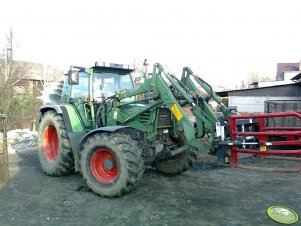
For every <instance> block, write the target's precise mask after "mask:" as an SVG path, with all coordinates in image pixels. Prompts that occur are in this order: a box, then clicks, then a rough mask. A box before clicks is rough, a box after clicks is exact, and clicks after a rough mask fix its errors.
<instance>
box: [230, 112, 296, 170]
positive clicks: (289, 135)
mask: <svg viewBox="0 0 301 226" xmlns="http://www.w3.org/2000/svg"><path fill="white" fill-rule="evenodd" d="M281 117H296V118H297V119H299V120H301V114H300V113H298V112H280V113H267V114H254V115H235V116H230V118H229V121H230V138H231V141H233V142H234V141H236V140H237V137H238V136H254V137H257V139H258V142H259V145H258V146H259V148H258V149H241V148H238V147H236V146H231V148H230V150H231V158H232V167H240V168H250V167H248V166H243V165H240V164H238V153H247V154H256V155H261V156H262V157H263V158H268V157H269V156H268V155H301V127H287V126H286V127H267V126H266V125H265V120H266V119H268V118H281ZM238 119H256V120H257V122H258V132H238V131H237V123H236V121H237V120H238ZM269 137H273V138H274V139H275V137H279V138H280V137H281V138H286V139H285V141H283V140H279V141H277V140H276V141H269V140H268V138H269ZM270 146H285V147H291V146H294V147H296V146H300V149H298V150H295V149H294V150H289V149H288V150H268V149H269V147H270ZM273 159H275V158H273ZM281 159H286V160H298V161H299V160H300V158H292V157H288V158H285V157H281ZM268 171H271V170H268ZM274 171H277V172H278V171H279V169H275V170H274ZM284 171H287V170H284ZM295 171H301V168H297V169H291V172H295Z"/></svg>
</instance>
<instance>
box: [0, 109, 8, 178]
mask: <svg viewBox="0 0 301 226" xmlns="http://www.w3.org/2000/svg"><path fill="white" fill-rule="evenodd" d="M6 123H7V118H6V116H5V115H3V114H0V183H2V182H4V183H6V182H8V179H9V174H8V151H7V133H6Z"/></svg>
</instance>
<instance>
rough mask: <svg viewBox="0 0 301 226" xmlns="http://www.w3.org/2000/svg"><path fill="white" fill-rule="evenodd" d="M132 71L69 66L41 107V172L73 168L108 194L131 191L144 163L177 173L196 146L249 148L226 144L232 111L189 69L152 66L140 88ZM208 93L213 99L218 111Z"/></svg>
mask: <svg viewBox="0 0 301 226" xmlns="http://www.w3.org/2000/svg"><path fill="white" fill-rule="evenodd" d="M133 71H134V69H133V68H131V67H130V66H126V65H121V64H106V63H99V62H96V63H95V66H93V67H91V68H83V67H75V66H72V67H71V68H70V70H69V72H68V74H67V75H66V79H65V81H64V86H63V90H62V94H61V100H60V103H58V104H48V105H45V106H43V107H42V108H41V109H40V119H39V152H38V153H39V159H40V163H41V166H42V169H43V170H44V172H45V173H46V174H48V175H50V176H60V175H65V174H70V173H72V172H74V171H78V172H80V173H81V174H82V176H83V179H84V180H85V182H86V184H87V186H88V187H89V188H90V189H91V190H92V191H94V192H95V193H96V194H99V195H101V196H106V197H114V196H121V195H123V194H125V193H126V192H129V191H130V190H131V189H132V188H133V186H134V185H135V184H136V183H137V182H138V181H139V179H140V178H141V176H142V175H143V173H144V169H145V166H152V167H154V168H156V169H157V170H158V171H159V172H162V173H163V174H166V175H177V174H180V173H182V172H184V171H186V170H187V169H188V168H189V167H190V165H191V162H192V160H191V158H192V156H193V153H194V152H195V151H198V150H201V151H204V152H207V153H209V154H216V155H217V161H218V162H222V163H223V162H224V160H225V159H227V157H228V153H229V150H230V149H231V148H233V146H235V145H237V146H238V147H241V146H242V145H243V147H244V148H245V147H247V146H246V144H247V143H246V140H245V139H244V140H239V139H238V138H237V137H233V136H232V135H231V138H233V139H235V142H232V141H231V142H230V138H229V136H230V135H229V128H230V127H231V126H229V118H231V117H230V115H231V114H233V110H232V109H229V108H227V107H226V106H225V105H224V104H223V103H222V101H221V98H220V97H219V96H218V95H216V94H215V93H214V92H213V90H212V88H211V86H210V85H209V84H207V83H206V82H205V81H203V80H202V79H201V78H200V77H199V76H197V75H195V74H194V73H193V72H192V71H191V70H190V68H188V67H185V68H184V69H183V73H182V78H181V79H180V80H179V79H178V78H177V77H176V76H175V75H173V74H171V73H169V72H168V71H167V70H166V69H165V68H163V66H162V65H160V64H154V66H153V71H152V73H151V76H150V77H149V78H146V79H145V81H144V82H143V83H142V84H140V85H139V86H134V83H133V79H132V72H133ZM196 84H197V85H196ZM197 86H201V87H202V88H203V90H204V91H205V92H206V93H207V95H204V94H203V93H202V92H200V91H199V89H198V87H197ZM208 98H211V99H213V100H215V101H216V102H217V103H218V104H219V106H220V109H221V112H222V115H221V116H219V117H217V116H216V115H215V114H214V112H213V111H212V110H211V108H210V106H209V104H208V101H207V100H208ZM191 118H193V119H191ZM248 122H249V120H248ZM235 127H236V126H235ZM253 127H254V125H253V126H252V125H251V126H250V128H253ZM234 129H235V128H234ZM232 130H233V126H232ZM245 131H247V130H246V129H245ZM252 145H253V146H254V145H255V146H256V145H257V146H258V147H259V146H260V147H261V146H262V145H264V144H263V143H260V145H259V143H258V142H257V143H256V142H253V143H252ZM230 147H231V148H230ZM233 150H234V149H233Z"/></svg>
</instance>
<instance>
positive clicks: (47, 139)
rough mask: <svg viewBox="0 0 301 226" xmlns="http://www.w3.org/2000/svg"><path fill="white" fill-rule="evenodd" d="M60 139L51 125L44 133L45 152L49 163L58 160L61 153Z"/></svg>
mask: <svg viewBox="0 0 301 226" xmlns="http://www.w3.org/2000/svg"><path fill="white" fill-rule="evenodd" d="M58 150H59V139H58V135H57V131H56V128H55V127H54V126H53V125H49V126H47V127H46V128H45V130H44V133H43V152H44V155H45V157H46V159H47V161H48V162H53V161H55V160H56V159H57V156H58V153H59V151H58Z"/></svg>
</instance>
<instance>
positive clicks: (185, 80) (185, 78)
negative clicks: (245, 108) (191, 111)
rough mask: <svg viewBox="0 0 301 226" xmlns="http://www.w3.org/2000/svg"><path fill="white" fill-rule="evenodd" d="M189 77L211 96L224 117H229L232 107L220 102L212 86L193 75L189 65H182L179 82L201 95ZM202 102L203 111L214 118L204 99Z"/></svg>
mask: <svg viewBox="0 0 301 226" xmlns="http://www.w3.org/2000/svg"><path fill="white" fill-rule="evenodd" d="M191 77H192V78H194V80H195V81H196V82H197V83H198V84H199V85H200V86H201V87H202V88H203V89H204V91H205V92H206V93H207V94H208V95H209V97H210V98H212V99H213V100H214V101H215V102H216V103H217V104H219V105H220V107H221V111H222V113H223V115H224V117H229V116H230V115H231V114H230V113H231V110H232V109H229V108H228V107H226V106H225V105H224V104H223V103H222V99H221V98H220V97H219V96H218V95H217V94H216V93H215V92H214V91H213V89H212V87H211V86H210V85H209V84H208V83H207V82H206V81H204V80H203V79H201V78H200V77H199V76H198V75H195V74H194V73H193V72H192V70H191V69H190V68H189V67H184V68H183V72H182V78H181V82H182V83H183V84H184V85H185V86H187V87H188V88H189V89H190V90H192V91H193V92H195V93H197V94H198V95H199V97H201V96H202V94H201V92H200V91H199V89H198V88H197V87H196V85H195V84H194V82H193V81H192V79H191ZM202 104H203V105H204V111H205V112H206V113H207V114H208V115H209V116H210V117H212V118H215V119H216V116H215V115H214V113H213V112H212V110H211V108H210V107H209V105H208V104H207V103H206V102H205V101H203V102H202Z"/></svg>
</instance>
